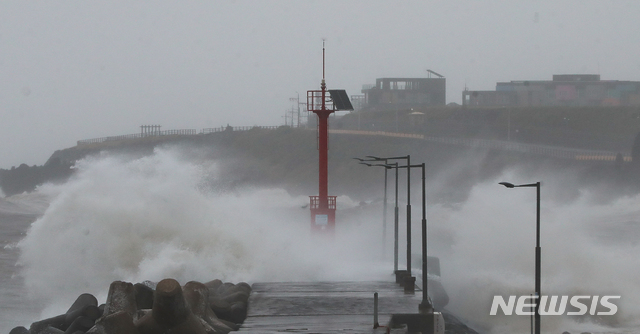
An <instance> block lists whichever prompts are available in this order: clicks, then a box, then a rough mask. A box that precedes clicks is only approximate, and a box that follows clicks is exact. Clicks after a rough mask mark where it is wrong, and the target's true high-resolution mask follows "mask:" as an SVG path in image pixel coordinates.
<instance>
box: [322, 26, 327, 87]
mask: <svg viewBox="0 0 640 334" xmlns="http://www.w3.org/2000/svg"><path fill="white" fill-rule="evenodd" d="M324 42H325V39H324V38H323V39H322V82H321V83H320V88H321V89H322V90H325V89H327V84H326V83H325V81H324V78H325V76H324Z"/></svg>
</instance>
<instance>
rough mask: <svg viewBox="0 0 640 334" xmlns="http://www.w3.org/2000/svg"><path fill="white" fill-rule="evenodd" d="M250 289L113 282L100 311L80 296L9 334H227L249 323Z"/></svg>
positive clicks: (166, 282)
mask: <svg viewBox="0 0 640 334" xmlns="http://www.w3.org/2000/svg"><path fill="white" fill-rule="evenodd" d="M250 293H251V287H250V286H249V284H247V283H244V282H241V283H238V284H233V283H223V282H222V281H221V280H218V279H216V280H213V281H210V282H206V283H200V282H195V281H191V282H188V283H186V284H185V285H184V286H180V284H179V283H178V281H176V280H174V279H164V280H162V281H160V282H158V283H157V284H156V283H153V282H148V281H147V282H144V283H137V284H132V283H128V282H122V281H115V282H113V283H111V285H110V287H109V293H108V295H107V300H106V302H105V303H104V304H102V305H100V306H98V300H97V299H96V297H94V296H93V295H91V294H87V293H85V294H82V295H80V296H78V298H77V299H76V301H75V302H74V303H73V304H72V305H71V307H69V309H68V310H67V312H65V313H64V314H60V315H58V316H55V317H51V318H48V319H43V320H40V321H36V322H34V323H32V324H31V326H30V327H29V329H27V328H26V327H22V326H19V327H15V328H13V329H12V330H11V332H10V333H9V334H62V333H66V334H81V333H93V334H163V333H194V334H196V333H197V334H200V333H202V334H205V333H207V334H209V333H229V332H232V331H236V330H238V329H239V327H240V324H241V323H242V322H243V321H244V319H245V318H246V317H247V303H248V299H249V294H250Z"/></svg>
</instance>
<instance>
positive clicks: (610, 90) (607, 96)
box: [462, 74, 640, 107]
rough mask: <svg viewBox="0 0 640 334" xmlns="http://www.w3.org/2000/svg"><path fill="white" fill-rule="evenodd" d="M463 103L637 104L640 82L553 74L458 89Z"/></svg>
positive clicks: (525, 104)
mask: <svg viewBox="0 0 640 334" xmlns="http://www.w3.org/2000/svg"><path fill="white" fill-rule="evenodd" d="M462 104H463V105H465V106H516V107H529V106H640V82H638V81H617V80H600V75H597V74H561V75H554V76H553V80H552V81H511V82H498V83H497V84H496V90H495V91H469V90H465V91H464V92H462Z"/></svg>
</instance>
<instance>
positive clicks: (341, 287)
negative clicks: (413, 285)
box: [240, 281, 421, 334]
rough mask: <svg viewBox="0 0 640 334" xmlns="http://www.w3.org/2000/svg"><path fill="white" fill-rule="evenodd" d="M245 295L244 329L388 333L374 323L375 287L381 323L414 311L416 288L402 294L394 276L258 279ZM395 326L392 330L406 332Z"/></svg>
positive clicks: (252, 330)
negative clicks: (365, 279) (343, 279)
mask: <svg viewBox="0 0 640 334" xmlns="http://www.w3.org/2000/svg"><path fill="white" fill-rule="evenodd" d="M252 287H253V291H252V293H251V297H250V298H249V311H248V316H247V319H246V320H245V322H244V324H243V325H242V327H241V328H240V332H244V333H265V334H267V333H282V332H294V333H353V334H359V333H367V334H370V333H386V332H387V328H385V327H379V328H377V329H374V328H373V327H374V293H376V292H377V293H378V310H379V314H378V319H379V322H380V325H382V326H385V325H386V324H387V322H388V321H389V319H390V317H391V314H394V313H417V312H418V305H419V304H420V302H421V298H420V294H405V293H404V291H403V288H402V287H400V286H398V285H397V284H396V283H394V282H391V281H389V282H283V283H256V284H254V285H253V286H252ZM406 332H407V330H406V329H393V330H391V333H406Z"/></svg>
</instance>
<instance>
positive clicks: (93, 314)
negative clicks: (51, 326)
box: [60, 305, 102, 331]
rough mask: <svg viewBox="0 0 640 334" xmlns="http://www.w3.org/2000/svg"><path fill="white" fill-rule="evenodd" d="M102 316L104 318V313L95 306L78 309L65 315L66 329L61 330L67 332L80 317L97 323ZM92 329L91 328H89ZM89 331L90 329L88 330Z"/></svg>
mask: <svg viewBox="0 0 640 334" xmlns="http://www.w3.org/2000/svg"><path fill="white" fill-rule="evenodd" d="M100 316H102V312H101V311H100V309H99V308H98V307H97V306H95V305H84V306H83V307H81V308H77V309H75V310H73V311H71V312H68V313H67V314H66V315H65V320H64V327H62V328H60V329H64V330H65V331H66V330H67V328H69V327H70V326H71V324H72V323H73V322H74V321H76V319H78V318H80V317H84V318H88V319H91V320H93V321H95V320H96V319H98V318H100ZM91 326H93V325H91ZM89 328H91V327H89ZM87 329H88V328H87Z"/></svg>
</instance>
